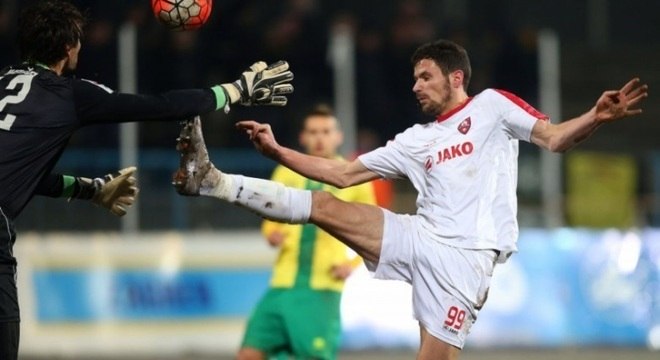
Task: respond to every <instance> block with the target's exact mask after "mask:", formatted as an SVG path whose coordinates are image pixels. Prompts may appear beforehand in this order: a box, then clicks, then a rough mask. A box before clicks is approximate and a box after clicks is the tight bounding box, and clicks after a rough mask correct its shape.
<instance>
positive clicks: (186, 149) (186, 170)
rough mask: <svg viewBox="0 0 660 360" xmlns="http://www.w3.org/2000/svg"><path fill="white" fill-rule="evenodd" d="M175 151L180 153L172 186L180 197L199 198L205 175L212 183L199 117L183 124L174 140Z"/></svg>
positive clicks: (207, 153) (212, 173) (210, 167)
mask: <svg viewBox="0 0 660 360" xmlns="http://www.w3.org/2000/svg"><path fill="white" fill-rule="evenodd" d="M176 149H177V150H178V151H179V153H181V159H180V160H179V169H178V170H177V171H176V172H175V173H174V176H173V181H172V184H173V185H174V187H175V188H176V191H177V192H178V193H179V194H181V195H186V196H199V189H200V187H202V182H203V181H204V179H205V177H206V175H209V179H207V181H211V182H212V181H213V180H214V179H213V175H214V172H212V171H210V170H211V169H213V168H214V166H213V163H211V160H210V159H209V152H208V150H207V149H206V144H205V143H204V137H203V136H202V125H201V120H200V119H199V116H195V117H194V118H193V119H191V120H186V121H184V122H183V127H182V128H181V133H180V134H179V137H178V138H177V139H176Z"/></svg>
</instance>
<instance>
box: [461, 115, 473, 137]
mask: <svg viewBox="0 0 660 360" xmlns="http://www.w3.org/2000/svg"><path fill="white" fill-rule="evenodd" d="M470 126H472V120H471V119H470V117H467V118H466V119H465V120H463V121H461V123H460V124H458V131H460V132H461V134H463V135H465V134H467V132H468V131H470Z"/></svg>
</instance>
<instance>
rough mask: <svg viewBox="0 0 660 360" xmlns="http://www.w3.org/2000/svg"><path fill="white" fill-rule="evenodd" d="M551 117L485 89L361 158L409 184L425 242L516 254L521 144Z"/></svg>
mask: <svg viewBox="0 0 660 360" xmlns="http://www.w3.org/2000/svg"><path fill="white" fill-rule="evenodd" d="M544 119H548V117H547V116H546V115H544V114H542V113H541V112H539V111H538V110H536V109H534V108H533V107H532V106H530V105H529V104H527V103H526V102H524V101H523V100H521V99H520V98H518V97H517V96H515V95H513V94H511V93H508V92H505V91H502V90H494V89H487V90H484V91H483V92H481V93H479V94H478V95H476V96H474V97H472V98H470V99H469V100H468V101H467V102H465V103H464V104H462V105H461V106H459V107H457V108H455V109H453V110H452V111H450V112H449V113H447V114H444V115H442V116H439V117H438V118H437V119H436V121H434V122H431V123H428V124H417V125H414V126H412V127H410V128H408V129H407V130H405V131H404V132H402V133H400V134H398V135H397V136H396V137H395V139H394V140H392V141H390V142H388V143H387V145H386V146H384V147H381V148H378V149H376V150H374V151H371V152H369V153H366V154H363V155H362V156H360V157H359V159H360V162H362V164H364V166H366V167H367V169H369V170H371V171H373V172H375V173H377V174H378V175H380V176H382V177H384V178H402V177H407V178H408V179H410V181H411V182H412V184H413V185H414V186H415V189H417V191H418V196H417V215H418V216H420V217H421V218H422V221H421V222H420V223H421V224H422V227H423V229H420V231H423V232H424V233H425V235H426V236H429V237H431V238H432V239H434V240H436V241H439V242H442V243H444V244H447V245H451V246H455V247H458V248H464V249H495V250H499V251H500V258H499V261H500V262H504V261H506V259H507V258H508V256H509V255H510V254H511V253H512V252H514V251H516V250H517V248H516V241H517V239H518V221H517V219H516V214H517V199H516V186H517V180H518V140H524V141H530V137H531V133H532V128H533V126H534V124H535V123H536V121H538V120H544Z"/></svg>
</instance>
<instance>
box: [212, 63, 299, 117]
mask: <svg viewBox="0 0 660 360" xmlns="http://www.w3.org/2000/svg"><path fill="white" fill-rule="evenodd" d="M291 80H293V73H292V72H291V71H290V70H289V63H287V62H286V61H278V62H276V63H273V64H270V65H266V63H265V62H263V61H258V62H256V63H254V64H252V66H250V68H249V69H247V70H246V71H244V72H243V74H241V78H240V79H238V80H236V81H234V82H233V83H226V84H222V85H220V86H221V87H222V89H223V91H224V92H225V97H226V98H227V100H228V101H227V103H226V106H225V112H227V111H228V110H229V104H230V103H231V104H234V103H237V102H239V103H240V104H241V105H244V106H252V105H274V106H284V105H286V103H287V98H286V96H284V95H286V94H290V93H292V92H293V85H291V84H290V82H291Z"/></svg>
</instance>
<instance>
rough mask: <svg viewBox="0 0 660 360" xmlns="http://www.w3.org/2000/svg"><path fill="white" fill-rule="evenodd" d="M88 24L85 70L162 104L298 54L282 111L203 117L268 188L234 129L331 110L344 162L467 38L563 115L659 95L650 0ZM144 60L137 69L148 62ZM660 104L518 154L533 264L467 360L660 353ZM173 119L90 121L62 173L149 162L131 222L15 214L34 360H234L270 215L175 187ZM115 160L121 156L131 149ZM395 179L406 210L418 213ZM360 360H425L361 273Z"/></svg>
mask: <svg viewBox="0 0 660 360" xmlns="http://www.w3.org/2000/svg"><path fill="white" fill-rule="evenodd" d="M31 2H32V1H24V0H21V1H18V0H1V1H0V47H1V48H2V51H0V63H1V64H3V65H5V64H9V63H11V62H14V61H16V60H17V53H16V50H15V46H14V41H13V39H14V37H15V30H16V21H17V13H18V11H19V10H20V8H22V7H23V6H25V5H26V4H29V3H31ZM73 2H74V3H76V4H78V5H79V6H80V7H82V8H85V9H88V12H89V15H90V18H91V22H90V23H89V25H88V27H87V30H86V31H87V33H86V39H85V41H84V43H83V49H82V52H81V55H80V57H81V58H80V65H79V70H78V72H77V76H80V77H85V78H88V79H92V80H95V81H98V82H100V83H103V84H105V85H108V86H110V87H111V88H114V89H123V90H126V91H139V92H160V91H164V90H167V89H169V88H175V87H201V86H210V85H213V84H217V83H221V82H227V81H233V80H234V79H235V77H236V76H237V75H238V74H239V73H240V72H241V71H242V70H243V69H244V68H246V67H247V66H249V65H250V64H251V63H252V62H253V61H255V60H258V59H263V60H266V61H276V60H279V59H286V60H288V61H289V63H290V64H291V67H292V69H293V71H294V72H295V75H296V79H295V80H294V85H295V87H296V92H295V93H294V94H293V96H291V97H290V100H289V105H288V106H287V107H286V108H283V109H263V108H260V109H251V108H239V107H235V108H233V109H232V111H231V113H230V114H228V115H225V114H224V113H222V112H217V113H215V114H211V115H208V116H206V117H205V122H204V126H205V135H206V138H207V143H208V144H209V146H210V147H211V151H212V154H211V156H212V158H213V159H214V162H215V163H216V165H218V167H219V168H221V169H223V170H225V171H227V172H235V173H242V174H246V175H250V176H258V177H268V176H269V175H270V172H271V170H272V169H273V167H274V166H275V164H274V163H273V162H272V161H270V160H268V159H265V158H263V157H261V156H260V155H258V154H257V153H256V152H255V151H254V150H253V149H252V148H251V145H250V144H249V142H248V141H247V140H246V139H245V138H244V137H243V136H241V135H240V134H238V133H237V132H236V131H234V129H233V126H232V124H233V123H234V122H235V121H237V120H241V119H246V118H250V119H257V120H260V121H264V122H269V123H271V124H272V126H273V127H274V131H275V134H276V135H277V136H278V138H279V140H280V142H281V143H283V144H287V145H289V146H292V147H295V146H296V141H297V128H298V123H299V121H300V118H301V116H302V114H303V113H304V112H305V111H306V109H307V108H309V107H310V106H312V105H313V104H314V103H316V102H320V101H323V102H328V103H331V104H334V105H335V106H336V108H337V110H338V114H339V115H340V120H341V121H342V122H343V126H344V128H345V130H346V131H347V132H348V135H349V137H348V141H347V146H346V147H345V149H344V150H345V154H346V156H349V157H350V156H354V155H355V154H358V153H360V152H363V151H368V150H369V149H372V148H374V147H376V146H378V145H379V144H382V143H384V141H386V140H387V139H389V138H392V137H393V136H394V134H396V133H397V132H398V131H400V130H402V129H404V128H406V127H407V126H409V125H410V124H412V123H415V122H425V121H429V119H426V118H424V117H422V115H421V114H419V112H418V110H417V108H416V104H415V99H414V97H413V96H412V92H411V87H412V77H411V67H410V64H409V60H408V59H409V56H410V55H411V53H412V51H413V50H414V48H415V47H417V46H418V45H419V44H420V43H422V42H425V41H428V40H432V39H435V38H440V37H443V38H449V39H453V40H455V41H458V42H460V43H461V44H463V45H464V46H465V47H466V48H467V49H468V51H469V52H470V55H471V59H472V66H473V71H474V74H473V80H472V84H471V86H470V90H471V92H472V93H474V92H478V91H480V90H481V89H483V88H486V87H498V88H503V89H507V90H509V91H512V92H514V93H517V94H518V95H520V96H521V97H522V98H524V99H526V100H528V101H529V102H530V103H531V104H532V105H535V106H536V107H538V108H540V109H541V110H542V111H545V112H546V113H549V114H550V115H552V117H553V118H554V119H555V120H559V119H563V118H569V117H572V116H575V115H578V114H580V113H581V112H583V111H585V110H586V109H587V108H588V107H589V106H591V105H592V104H593V102H594V101H595V100H596V98H597V97H598V96H599V95H600V93H601V92H602V90H604V89H610V88H617V87H618V86H620V85H621V84H623V83H624V82H625V81H627V80H628V79H629V78H631V77H633V76H640V77H641V78H642V79H643V80H644V81H645V82H647V83H648V84H649V85H650V87H651V90H650V91H651V96H652V97H653V92H654V89H655V88H656V86H658V85H659V84H660V43H658V41H657V39H658V38H660V28H659V27H658V25H657V14H658V13H660V3H658V2H651V1H645V0H629V1H625V2H618V1H613V0H576V1H567V0H555V1H535V2H530V1H522V0H508V1H504V0H503V1H491V0H434V1H432V0H385V1H383V0H361V1H348V0H333V1H327V0H281V1H256V0H216V1H214V9H213V14H212V16H211V20H210V22H209V23H208V24H207V25H206V26H205V27H204V28H202V29H201V30H199V31H195V32H184V33H172V32H169V31H167V30H165V29H164V28H163V27H162V26H161V25H159V24H158V23H157V22H156V21H155V19H154V18H153V16H152V14H151V12H150V7H149V1H148V0H139V1H138V0H117V1H100V0H96V1H93V0H90V1H82V0H80V1H73ZM133 65H135V66H133ZM659 116H660V108H658V107H657V106H656V102H655V101H653V100H652V98H651V99H649V100H648V101H646V103H645V105H644V114H643V115H641V116H639V117H637V118H635V119H633V120H629V121H623V122H621V123H617V124H611V125H609V126H606V127H603V128H601V129H600V130H599V132H598V133H597V134H596V135H595V136H594V137H593V138H592V139H590V140H589V141H588V142H587V143H585V144H582V145H581V146H580V147H579V149H578V150H576V151H574V152H571V153H569V154H567V155H565V156H561V157H560V156H548V155H547V154H541V153H540V152H539V151H538V150H537V149H536V148H535V147H533V146H529V145H525V144H521V156H520V169H519V170H520V171H519V220H520V224H521V227H522V231H521V238H520V242H519V243H520V250H521V251H520V253H519V254H517V255H515V256H514V257H513V258H512V259H511V261H510V262H509V263H507V264H506V265H504V266H501V267H498V269H497V270H496V275H495V279H494V284H493V288H492V292H491V297H490V299H489V302H488V305H487V306H486V307H485V308H484V310H483V311H482V312H481V314H480V319H479V321H478V322H477V323H476V325H475V326H474V328H473V330H472V334H471V337H470V338H469V340H468V343H467V348H466V351H465V352H464V355H463V359H477V358H479V359H550V358H553V359H554V358H562V359H581V360H586V359H596V358H597V359H629V358H635V359H651V358H653V359H657V358H658V355H659V353H658V352H657V350H658V349H660V231H659V230H656V229H657V227H659V226H660V146H659V143H658V134H659V132H660V131H659V130H660V125H659V124H658V122H657V118H658V117H659ZM178 131H179V128H178V125H177V124H173V123H150V124H139V125H132V126H131V125H129V126H123V127H117V126H103V127H94V128H88V129H84V130H82V131H80V132H79V133H78V134H77V135H76V136H75V137H74V138H73V139H72V141H71V146H70V147H69V149H68V150H67V151H66V152H65V154H64V156H63V158H62V160H61V161H60V163H59V164H58V168H57V169H58V170H59V171H61V172H65V173H75V174H85V175H89V176H92V175H98V174H102V173H106V172H109V171H113V170H116V169H117V168H118V167H119V166H121V165H124V164H127V163H130V164H134V163H137V164H138V166H139V169H140V174H139V177H140V183H141V188H142V192H141V194H140V196H141V197H140V201H139V202H138V205H137V207H136V208H134V209H133V212H132V214H131V216H130V217H128V219H125V220H123V221H120V220H117V219H114V218H111V217H110V216H109V215H108V214H106V213H104V212H103V211H101V210H99V209H96V208H92V207H90V206H89V204H86V203H77V202H71V203H67V202H64V201H62V200H52V199H42V198H36V199H34V201H33V202H32V203H31V204H30V205H29V206H28V208H27V209H26V210H25V211H24V213H23V214H22V216H21V218H19V219H18V221H17V230H18V233H19V236H18V241H17V244H16V248H15V253H16V255H17V258H18V261H19V279H18V280H19V296H20V300H21V307H22V317H23V320H22V321H23V322H22V328H23V333H22V336H21V341H22V342H21V353H22V356H23V357H22V358H23V359H131V358H135V359H162V358H174V359H176V358H179V359H211V358H213V359H224V358H231V354H232V353H233V352H234V351H235V350H236V349H237V347H238V342H239V341H240V336H241V333H242V329H243V328H242V327H243V323H244V320H245V318H246V317H247V316H248V314H249V311H250V309H251V307H252V305H253V304H254V303H255V302H256V301H257V299H258V297H259V295H260V294H261V293H262V291H263V290H264V289H265V287H266V286H267V281H268V275H269V267H270V264H271V261H272V258H273V255H274V253H273V251H272V250H271V249H269V248H267V246H266V245H265V243H264V242H263V240H262V239H261V238H260V235H259V233H258V226H259V223H260V219H259V218H258V217H256V216H254V215H253V214H251V213H249V212H247V211H244V210H242V209H237V208H233V207H231V206H230V205H227V204H223V203H220V202H218V201H212V200H208V199H188V198H182V197H179V196H178V195H176V194H175V192H174V191H172V188H171V185H170V175H171V172H172V170H173V169H174V168H175V167H176V166H177V161H178V157H177V154H176V152H175V150H174V147H173V145H174V138H175V137H176V136H177V134H178ZM118 149H121V151H119V150H118ZM415 196H416V194H415V193H414V190H413V189H411V188H410V187H409V186H408V184H407V183H405V182H396V183H394V196H393V202H392V205H391V208H392V209H393V210H395V211H398V212H411V211H414V199H415ZM342 311H343V316H344V335H343V344H344V345H343V346H344V350H343V352H342V356H341V357H340V358H342V359H406V358H408V359H409V358H413V357H414V349H415V348H416V346H417V334H418V333H417V332H418V329H417V326H416V324H415V323H414V322H413V321H412V320H411V316H410V299H409V289H408V288H407V286H406V285H404V284H399V283H390V282H379V281H375V280H371V279H369V276H368V274H366V271H364V270H363V271H361V272H360V273H358V274H356V275H355V276H354V277H352V278H351V280H350V281H349V283H348V285H347V290H346V292H345V295H344V303H343V310H342Z"/></svg>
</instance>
